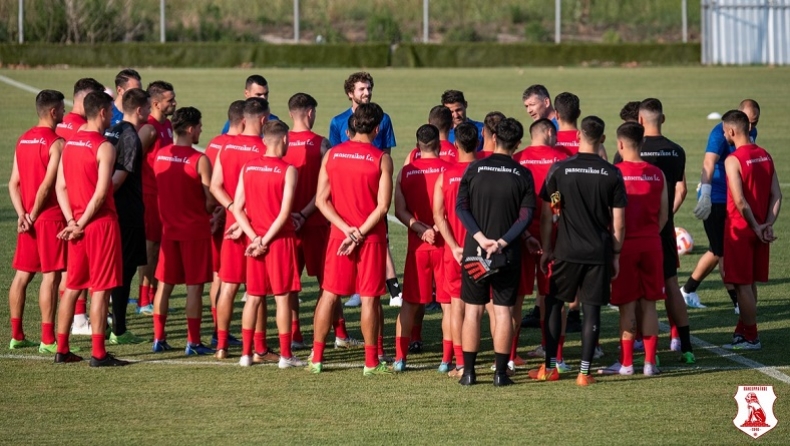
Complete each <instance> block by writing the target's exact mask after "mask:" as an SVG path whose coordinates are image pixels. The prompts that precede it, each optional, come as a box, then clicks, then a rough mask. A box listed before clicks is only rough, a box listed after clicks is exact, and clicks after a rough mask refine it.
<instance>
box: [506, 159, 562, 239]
mask: <svg viewBox="0 0 790 446" xmlns="http://www.w3.org/2000/svg"><path fill="white" fill-rule="evenodd" d="M566 158H568V154H567V153H565V152H564V151H563V150H561V149H559V148H557V147H549V146H529V147H527V148H525V149H524V150H522V151H520V152H518V153H516V154H515V155H513V159H514V160H516V162H518V163H519V164H521V165H522V166H524V167H526V168H527V169H529V171H530V172H531V173H532V179H533V180H534V181H535V196H536V206H535V212H534V214H533V217H532V223H531V224H530V225H529V233H530V234H532V235H533V236H534V237H537V238H538V239H540V214H541V210H542V209H543V201H542V200H541V199H540V190H541V189H542V188H543V183H545V182H546V175H548V173H549V169H551V166H552V165H554V163H556V162H557V161H562V160H564V159H566Z"/></svg>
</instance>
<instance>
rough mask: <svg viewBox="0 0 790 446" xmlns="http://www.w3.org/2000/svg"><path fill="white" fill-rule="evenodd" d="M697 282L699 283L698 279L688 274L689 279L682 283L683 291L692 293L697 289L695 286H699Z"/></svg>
mask: <svg viewBox="0 0 790 446" xmlns="http://www.w3.org/2000/svg"><path fill="white" fill-rule="evenodd" d="M699 283H700V281H699V280H696V279H694V277H692V276H689V280H687V281H686V284H685V285H683V291H685V292H687V293H693V292H695V291H697V288H699Z"/></svg>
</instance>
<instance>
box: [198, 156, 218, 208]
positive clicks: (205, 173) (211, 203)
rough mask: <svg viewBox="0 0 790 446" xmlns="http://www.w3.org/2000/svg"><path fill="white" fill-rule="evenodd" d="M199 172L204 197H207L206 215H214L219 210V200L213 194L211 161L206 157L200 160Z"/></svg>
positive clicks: (201, 157)
mask: <svg viewBox="0 0 790 446" xmlns="http://www.w3.org/2000/svg"><path fill="white" fill-rule="evenodd" d="M197 172H198V175H200V184H201V185H202V186H203V195H205V197H206V213H208V214H212V213H214V210H215V209H216V208H217V200H215V199H214V195H212V194H211V161H209V160H208V157H207V156H206V155H201V156H200V158H198V164H197Z"/></svg>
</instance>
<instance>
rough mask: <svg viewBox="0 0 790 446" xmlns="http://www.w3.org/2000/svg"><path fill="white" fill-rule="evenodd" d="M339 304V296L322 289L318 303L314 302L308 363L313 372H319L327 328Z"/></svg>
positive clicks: (334, 317)
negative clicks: (310, 353) (311, 356)
mask: <svg viewBox="0 0 790 446" xmlns="http://www.w3.org/2000/svg"><path fill="white" fill-rule="evenodd" d="M339 306H340V297H339V296H338V295H337V294H334V293H332V292H330V291H327V290H326V289H324V292H323V293H322V294H321V297H320V298H319V299H318V303H316V306H315V314H314V316H313V359H312V361H310V365H309V367H310V371H311V372H313V373H320V372H321V364H322V363H323V361H324V349H325V348H326V337H327V335H328V334H329V329H330V328H332V321H333V320H335V319H336V318H337V307H339Z"/></svg>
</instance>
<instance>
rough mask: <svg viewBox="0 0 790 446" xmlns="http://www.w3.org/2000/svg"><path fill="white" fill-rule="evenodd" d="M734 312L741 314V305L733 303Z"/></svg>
mask: <svg viewBox="0 0 790 446" xmlns="http://www.w3.org/2000/svg"><path fill="white" fill-rule="evenodd" d="M735 314H741V307H739V306H738V304H735Z"/></svg>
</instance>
